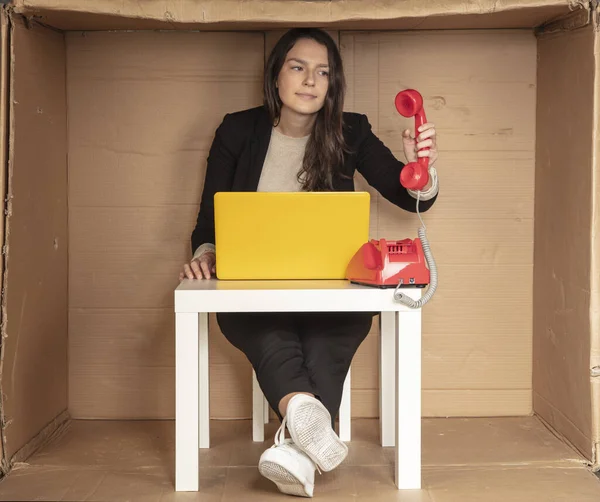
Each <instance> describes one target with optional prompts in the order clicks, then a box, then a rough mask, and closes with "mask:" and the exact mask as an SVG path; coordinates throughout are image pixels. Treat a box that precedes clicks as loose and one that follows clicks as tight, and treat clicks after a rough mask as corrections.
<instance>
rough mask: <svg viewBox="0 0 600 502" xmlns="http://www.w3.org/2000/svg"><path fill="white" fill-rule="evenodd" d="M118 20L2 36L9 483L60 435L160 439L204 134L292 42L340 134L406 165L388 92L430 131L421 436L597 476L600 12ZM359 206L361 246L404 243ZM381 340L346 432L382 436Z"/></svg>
mask: <svg viewBox="0 0 600 502" xmlns="http://www.w3.org/2000/svg"><path fill="white" fill-rule="evenodd" d="M113 4H114V2H109V1H99V2H94V5H93V6H91V5H88V3H87V2H82V1H81V0H79V1H77V0H62V1H58V0H55V1H52V0H45V1H42V0H36V1H33V0H32V1H29V0H19V1H17V2H15V3H14V4H13V5H12V6H11V7H10V9H7V10H3V15H2V54H3V56H6V57H4V58H3V60H2V67H1V70H2V81H1V82H0V84H1V85H0V97H1V98H2V104H3V110H2V114H0V128H1V129H0V133H1V134H0V146H2V148H1V149H0V160H2V163H1V165H2V168H3V169H5V170H6V171H5V174H4V175H3V176H2V177H1V178H0V180H1V181H0V183H5V182H6V185H3V187H2V188H3V193H4V194H5V195H6V198H5V200H6V208H5V213H6V221H5V222H4V228H3V229H2V232H3V239H4V248H3V250H4V253H3V258H4V259H5V262H4V266H3V268H2V274H3V276H2V279H3V295H2V314H3V319H2V342H3V343H2V373H1V382H2V409H1V413H2V445H1V446H2V447H3V459H4V461H3V469H4V470H5V471H6V470H8V469H9V468H10V464H11V462H13V461H14V460H15V458H24V457H26V456H27V455H28V454H29V453H30V452H31V451H33V449H35V448H36V447H37V446H39V445H40V444H42V443H43V442H44V441H45V440H46V439H47V438H48V437H49V436H51V435H52V433H53V431H54V430H55V429H56V427H58V426H60V424H61V422H62V421H63V420H64V419H66V418H67V417H69V416H71V417H73V418H82V419H97V418H110V419H132V418H145V419H170V418H173V416H174V343H173V342H174V339H173V338H174V337H173V314H172V306H173V294H172V293H173V289H174V288H175V287H176V285H177V275H178V272H179V269H180V267H181V264H182V263H183V262H184V261H186V260H188V259H189V255H190V249H189V234H190V232H191V230H192V228H193V224H194V221H195V218H196V214H197V209H198V202H199V199H200V194H201V191H202V184H203V176H204V169H205V165H206V155H207V152H208V149H209V147H210V144H211V141H212V138H213V134H214V130H215V128H216V127H217V125H218V124H219V122H220V121H221V119H222V117H223V115H224V114H225V113H227V112H231V111H235V110H239V109H243V108H247V107H251V106H255V105H258V104H260V103H261V101H262V96H261V83H262V71H263V64H264V59H265V55H266V54H267V53H268V51H269V50H270V48H271V47H272V45H273V44H274V43H275V41H276V39H277V37H278V36H279V35H280V34H281V31H280V30H282V29H284V28H286V27H289V26H294V25H301V24H304V25H305V24H315V25H318V26H322V27H325V28H327V29H328V30H330V32H331V33H332V34H333V35H334V37H336V39H337V40H338V43H339V46H340V49H341V51H342V56H343V59H344V64H345V69H346V74H347V80H348V94H347V101H346V110H348V111H356V112H361V113H365V114H367V116H368V117H369V120H370V122H371V124H372V125H373V128H374V131H375V132H376V134H377V135H378V136H379V137H380V138H381V139H382V141H383V142H384V143H386V144H387V145H388V146H389V147H390V149H391V150H392V151H393V152H394V154H396V155H397V156H398V157H399V158H402V147H401V142H400V131H401V130H402V129H403V128H405V127H412V123H411V121H409V120H407V119H404V118H403V117H401V116H399V115H398V114H397V112H396V111H395V109H394V107H393V97H394V96H395V94H396V93H397V92H398V91H399V90H401V89H403V88H406V87H414V88H417V89H419V90H420V91H421V92H422V93H423V95H424V97H425V107H426V111H427V113H428V117H429V119H430V120H431V121H433V122H435V124H436V127H437V129H438V134H439V148H440V161H439V169H438V171H439V173H440V183H441V196H440V199H439V201H438V203H437V204H436V206H435V208H434V209H432V210H431V211H430V212H429V213H427V215H426V217H425V222H426V224H427V228H428V236H429V239H430V241H431V243H432V248H433V251H434V254H435V257H436V261H437V262H438V266H439V269H440V282H441V284H440V288H439V290H438V292H437V293H436V296H435V298H434V300H433V301H432V302H431V303H430V304H428V305H427V306H426V307H425V311H424V318H423V407H424V408H423V414H424V416H430V417H431V416H510V415H529V414H532V413H537V414H538V415H539V416H540V417H541V418H542V419H543V420H545V421H546V422H547V423H548V424H549V426H551V427H552V428H554V429H555V430H556V431H557V433H558V434H560V435H561V436H563V437H564V438H565V439H566V440H568V441H570V442H571V443H572V444H573V445H574V446H575V447H576V448H577V449H578V450H579V451H580V452H582V454H583V455H584V456H585V457H586V458H587V459H589V460H590V463H592V464H593V465H595V466H596V467H598V463H599V459H598V448H599V443H600V376H598V373H599V371H600V370H599V369H598V368H600V338H599V337H600V335H599V331H598V312H599V309H598V283H597V281H598V279H597V276H598V273H597V272H598V265H599V263H598V256H597V253H598V251H597V249H600V248H599V247H598V245H597V244H598V242H597V241H598V238H597V225H598V223H597V222H598V207H597V197H598V193H599V191H598V188H599V187H598V179H597V172H598V151H599V150H598V148H599V147H600V145H599V144H598V141H599V140H598V92H599V83H598V52H599V51H598V46H599V42H598V34H597V31H596V30H597V22H596V16H597V10H596V8H597V5H596V2H592V3H588V2H570V1H566V0H565V1H559V0H552V1H542V0H537V1H534V0H527V1H524V0H520V1H518V2H517V1H510V0H506V1H503V2H498V1H491V0H490V1H489V2H488V1H479V2H477V5H476V6H474V5H473V4H472V3H471V2H460V1H455V2H448V1H446V2H439V1H438V2H427V5H426V6H425V5H424V3H423V2H416V1H407V2H401V3H399V4H398V5H396V4H391V3H390V2H385V1H373V2H368V3H366V2H359V1H358V0H357V1H345V2H276V1H271V2H253V3H250V4H249V3H246V2H234V1H233V0H232V1H226V2H212V3H204V4H201V5H200V4H198V3H197V2H191V1H182V2H177V3H176V6H177V8H174V9H173V10H168V9H167V10H165V9H164V5H163V3H161V2H151V3H150V4H149V5H146V4H143V5H144V6H143V7H142V4H141V3H140V2H119V9H118V10H117V9H115V8H114V7H113ZM294 16H299V17H294ZM473 28H477V29H473ZM536 28H537V29H536ZM154 29H159V30H160V31H148V30H154ZM365 29H368V30H370V31H363V30H365ZM90 30H91V31H90ZM95 30H97V31H95ZM106 30H126V31H106ZM563 58H564V59H563ZM356 185H357V188H358V189H365V190H369V191H370V192H371V195H372V200H373V203H372V207H371V211H372V220H371V221H372V236H373V237H379V236H382V237H390V238H403V237H407V236H410V237H414V236H415V235H416V229H417V227H418V220H417V219H416V218H415V217H413V216H410V215H407V214H402V212H401V211H400V210H398V209H397V208H395V207H393V206H391V205H390V204H389V203H388V202H387V201H385V200H383V198H382V197H380V196H378V194H377V193H376V192H374V191H373V190H372V189H371V188H370V187H368V186H367V185H366V183H365V182H364V180H362V179H361V178H360V177H358V179H357V180H356ZM594 244H596V245H594ZM212 320H213V322H212V323H211V333H210V344H211V346H210V351H211V352H210V353H211V368H210V377H211V416H212V417H213V418H221V419H227V418H244V417H250V413H251V403H250V397H251V392H250V378H249V376H250V374H251V373H250V371H251V369H250V366H249V365H248V363H247V361H246V360H245V359H244V357H243V355H242V354H241V353H239V352H238V351H236V349H234V348H233V347H231V346H230V345H229V344H228V342H226V341H225V340H224V338H223V337H222V336H221V335H220V334H219V332H218V327H217V326H216V324H215V323H214V318H213V319H212ZM378 335H379V333H378V327H377V321H376V322H375V323H374V326H373V330H372V333H371V334H370V335H369V336H368V337H367V340H366V341H365V342H364V344H363V346H362V347H361V348H360V350H359V353H358V354H357V357H356V360H355V362H354V364H353V367H352V368H353V379H352V381H353V389H352V413H353V416H356V417H374V416H377V412H378V406H377V396H378V392H377V389H378V360H377V357H378V356H377V346H378ZM594 368H596V369H595V370H594ZM594 375H595V376H594ZM15 455H16V457H15Z"/></svg>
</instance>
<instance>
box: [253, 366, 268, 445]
mask: <svg viewBox="0 0 600 502" xmlns="http://www.w3.org/2000/svg"><path fill="white" fill-rule="evenodd" d="M264 399H265V398H264V396H263V393H262V390H261V388H260V385H259V384H258V379H257V378H256V372H255V371H254V370H252V441H257V442H259V443H262V442H263V441H264V440H265V417H264V415H263V414H264V412H265V404H264Z"/></svg>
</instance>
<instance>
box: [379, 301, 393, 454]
mask: <svg viewBox="0 0 600 502" xmlns="http://www.w3.org/2000/svg"><path fill="white" fill-rule="evenodd" d="M379 326H380V328H379V337H380V339H379V354H380V357H379V365H380V367H379V432H380V436H379V437H380V438H381V446H394V445H395V444H396V438H395V432H396V431H395V426H396V423H395V420H394V417H395V414H394V410H395V402H396V383H395V379H394V367H395V365H396V351H395V350H394V348H395V346H396V312H381V316H380V318H379Z"/></svg>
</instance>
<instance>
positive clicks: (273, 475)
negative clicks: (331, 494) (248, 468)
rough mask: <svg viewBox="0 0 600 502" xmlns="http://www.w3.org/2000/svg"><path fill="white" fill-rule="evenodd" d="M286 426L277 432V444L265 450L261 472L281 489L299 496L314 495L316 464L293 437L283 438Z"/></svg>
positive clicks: (259, 467)
mask: <svg viewBox="0 0 600 502" xmlns="http://www.w3.org/2000/svg"><path fill="white" fill-rule="evenodd" d="M284 436H285V427H283V428H280V429H279V431H277V434H275V444H274V445H273V446H271V447H270V448H269V449H267V450H266V451H264V452H263V454H262V455H261V456H260V460H259V462H258V470H259V472H260V473H261V474H262V475H263V476H264V477H265V478H267V479H269V480H271V481H273V483H275V484H276V485H277V488H279V491H280V492H282V493H285V494H287V495H296V496H298V497H312V496H313V491H314V487H315V468H316V467H315V464H314V463H313V461H312V460H311V459H310V458H308V456H307V455H306V454H305V453H303V452H302V450H300V448H298V447H297V446H296V445H295V444H294V443H293V442H292V440H291V439H283V437H284Z"/></svg>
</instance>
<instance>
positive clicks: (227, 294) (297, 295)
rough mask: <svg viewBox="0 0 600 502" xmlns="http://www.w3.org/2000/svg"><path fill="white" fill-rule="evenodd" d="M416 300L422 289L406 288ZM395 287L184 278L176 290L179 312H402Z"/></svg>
mask: <svg viewBox="0 0 600 502" xmlns="http://www.w3.org/2000/svg"><path fill="white" fill-rule="evenodd" d="M402 291H403V293H405V294H406V295H407V296H409V297H411V298H412V299H414V300H418V299H419V298H420V297H421V294H422V291H423V290H421V289H419V288H410V287H409V288H403V289H402ZM393 297H394V288H387V289H381V288H376V287H370V286H363V285H359V284H352V283H351V282H349V281H346V280H313V281H310V280H309V281H305V280H294V281H258V280H257V281H224V280H217V279H210V280H198V279H195V280H190V279H184V280H183V281H182V282H181V283H180V284H179V286H177V288H176V289H175V310H176V311H177V312H199V311H202V312H242V311H244V312H256V311H264V312H267V311H315V312H316V311H352V310H357V311H358V310H365V311H383V310H386V311H388V310H391V311H400V310H406V309H407V307H404V306H402V305H401V304H399V303H398V302H397V301H396V300H394V298H393Z"/></svg>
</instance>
